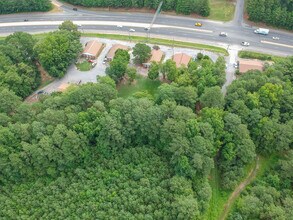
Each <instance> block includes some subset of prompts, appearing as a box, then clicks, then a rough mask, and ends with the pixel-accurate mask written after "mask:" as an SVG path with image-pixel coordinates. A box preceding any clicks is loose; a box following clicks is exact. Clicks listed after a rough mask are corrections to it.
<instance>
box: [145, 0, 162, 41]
mask: <svg viewBox="0 0 293 220" xmlns="http://www.w3.org/2000/svg"><path fill="white" fill-rule="evenodd" d="M162 5H163V1H161V2H160V4H159V6H158V8H157V11H156V13H155V15H154V17H153V20H152V22H151V23H150V26H149V27H148V29H147V39H149V38H150V31H151V28H152V27H153V24H154V22H155V20H156V18H157V16H158V14H159V13H160V12H161V8H162Z"/></svg>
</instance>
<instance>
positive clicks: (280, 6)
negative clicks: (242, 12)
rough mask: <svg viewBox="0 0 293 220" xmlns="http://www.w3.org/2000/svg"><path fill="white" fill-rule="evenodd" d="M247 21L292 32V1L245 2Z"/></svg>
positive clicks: (253, 0) (248, 0)
mask: <svg viewBox="0 0 293 220" xmlns="http://www.w3.org/2000/svg"><path fill="white" fill-rule="evenodd" d="M247 13H248V16H249V20H251V21H255V22H264V23H266V24H269V25H273V26H276V27H282V28H285V29H288V30H293V1H290V0H261V1H260V0H247Z"/></svg>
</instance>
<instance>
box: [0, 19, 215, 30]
mask: <svg viewBox="0 0 293 220" xmlns="http://www.w3.org/2000/svg"><path fill="white" fill-rule="evenodd" d="M62 22H63V21H34V22H10V23H1V24H0V27H16V26H44V25H54V26H56V25H60V24H62ZM73 22H74V23H75V24H79V25H104V26H117V25H121V26H128V27H142V28H144V27H146V26H148V25H149V24H148V23H132V22H113V21H73ZM153 28H168V29H170V28H172V29H181V30H189V31H198V32H205V33H213V31H211V30H205V29H197V28H186V27H176V26H169V25H161V24H154V25H153Z"/></svg>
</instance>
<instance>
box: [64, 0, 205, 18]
mask: <svg viewBox="0 0 293 220" xmlns="http://www.w3.org/2000/svg"><path fill="white" fill-rule="evenodd" d="M64 1H66V2H68V3H71V4H75V5H82V6H86V7H113V8H150V9H156V8H157V7H158V5H159V3H160V2H161V0H126V1H121V0H114V1H112V0H105V1H100V0H88V1H83V0H64ZM162 10H163V11H176V12H177V13H179V14H191V13H197V14H200V15H202V16H209V14H210V6H209V1H208V0H163V5H162Z"/></svg>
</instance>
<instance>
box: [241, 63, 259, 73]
mask: <svg viewBox="0 0 293 220" xmlns="http://www.w3.org/2000/svg"><path fill="white" fill-rule="evenodd" d="M263 65H264V63H263V62H262V61H260V60H239V72H240V73H245V72H247V71H249V70H259V71H262V70H263Z"/></svg>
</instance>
